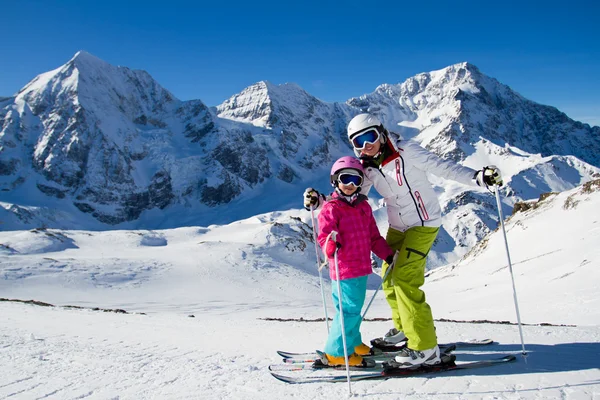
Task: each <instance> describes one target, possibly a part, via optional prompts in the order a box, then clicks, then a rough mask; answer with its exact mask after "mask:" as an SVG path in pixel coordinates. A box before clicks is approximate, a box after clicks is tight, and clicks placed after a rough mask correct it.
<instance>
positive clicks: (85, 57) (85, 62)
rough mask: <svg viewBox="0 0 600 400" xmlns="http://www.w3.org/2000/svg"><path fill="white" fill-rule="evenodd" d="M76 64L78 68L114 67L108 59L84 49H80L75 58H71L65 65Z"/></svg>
mask: <svg viewBox="0 0 600 400" xmlns="http://www.w3.org/2000/svg"><path fill="white" fill-rule="evenodd" d="M71 65H74V66H75V67H76V68H77V69H80V70H81V69H87V68H107V67H113V66H112V65H110V64H109V63H107V62H106V61H104V60H102V59H100V58H98V57H96V56H94V55H92V54H90V53H88V52H87V51H84V50H79V51H78V52H77V53H75V55H74V56H73V58H71V59H70V60H69V61H68V62H67V63H66V64H65V66H66V67H68V66H71Z"/></svg>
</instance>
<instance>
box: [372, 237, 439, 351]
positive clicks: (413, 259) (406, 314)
mask: <svg viewBox="0 0 600 400" xmlns="http://www.w3.org/2000/svg"><path fill="white" fill-rule="evenodd" d="M438 231H439V228H433V227H429V226H416V227H412V228H410V229H408V230H407V231H406V232H401V231H398V230H395V229H393V228H389V229H388V233H387V236H386V241H387V243H388V244H389V245H390V247H391V248H392V249H394V250H398V251H399V254H398V257H397V258H396V264H395V265H394V269H393V270H392V272H391V273H390V274H389V276H388V277H387V279H386V280H385V281H384V282H383V292H384V293H385V298H386V300H387V302H388V304H389V305H390V307H391V308H392V319H393V321H394V326H395V327H396V329H398V330H399V331H403V332H404V334H405V335H406V337H407V338H408V343H409V347H410V348H411V349H413V350H426V349H431V348H432V347H435V345H437V338H436V335H435V327H434V324H433V316H432V314H431V308H430V307H429V304H427V303H426V301H425V292H423V291H422V290H421V289H420V287H421V286H423V283H425V264H426V261H427V254H429V250H430V249H431V246H432V245H433V241H434V240H435V238H436V236H437V234H438ZM388 267H389V265H388V264H387V263H386V262H384V263H383V271H382V273H383V274H384V275H385V272H386V270H387V268H388Z"/></svg>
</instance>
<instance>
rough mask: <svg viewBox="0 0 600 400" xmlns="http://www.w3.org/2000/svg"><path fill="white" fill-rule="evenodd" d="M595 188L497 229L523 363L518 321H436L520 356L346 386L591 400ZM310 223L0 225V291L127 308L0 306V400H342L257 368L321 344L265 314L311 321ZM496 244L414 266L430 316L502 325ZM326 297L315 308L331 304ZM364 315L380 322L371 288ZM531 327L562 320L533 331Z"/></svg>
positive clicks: (596, 374)
mask: <svg viewBox="0 0 600 400" xmlns="http://www.w3.org/2000/svg"><path fill="white" fill-rule="evenodd" d="M599 185H600V184H599V183H598V181H595V182H593V183H590V184H588V185H586V186H583V187H579V188H576V189H574V190H571V191H567V192H564V193H560V194H557V195H553V196H550V197H548V198H546V199H544V200H543V201H541V202H540V203H539V204H537V206H535V205H533V203H530V204H529V205H530V206H531V208H530V209H529V210H527V211H524V212H519V213H517V214H515V215H514V216H512V217H511V218H510V220H509V221H508V222H507V225H506V227H507V234H508V240H509V245H510V250H511V256H512V259H513V264H514V265H513V267H514V272H515V281H516V287H517V292H518V295H519V296H518V297H519V305H520V311H521V317H522V320H523V323H525V324H527V325H525V326H524V327H523V333H524V339H525V346H526V350H527V351H528V353H529V355H528V357H527V361H526V362H525V360H524V359H523V358H522V357H521V356H520V351H521V343H520V337H519V331H518V328H517V326H516V325H509V324H496V323H483V324H481V323H479V324H476V323H454V322H438V323H437V324H436V326H437V333H438V338H439V340H440V341H443V342H446V341H453V340H464V339H468V338H473V337H479V338H482V337H492V338H494V339H495V340H496V341H497V342H498V344H495V345H492V346H490V347H489V348H485V349H481V350H478V351H473V350H468V349H465V350H460V351H457V356H458V359H459V361H460V360H463V361H467V360H474V359H477V358H479V357H492V356H495V355H498V354H505V353H514V354H517V355H518V361H517V362H516V363H515V364H511V365H505V366H499V367H494V368H490V369H485V370H483V369H482V370H476V371H470V372H452V373H447V374H445V375H439V376H429V377H420V378H406V379H398V380H390V381H385V382H383V381H382V382H360V383H355V384H353V386H352V387H353V391H354V392H355V393H356V394H357V395H359V396H361V397H362V396H364V397H366V398H377V399H397V398H405V397H410V398H415V399H428V398H432V397H435V398H441V399H454V398H467V399H479V398H496V399H514V398H525V399H540V398H544V399H546V398H549V399H555V398H556V399H590V398H596V397H597V396H598V394H599V393H600V368H599V366H600V364H598V359H597V356H598V354H600V345H599V343H600V315H599V314H598V311H597V310H598V309H599V308H600V296H598V292H599V291H598V282H599V281H600V279H599V278H600V276H598V275H599V272H598V271H599V270H600V269H599V268H598V266H599V263H600V254H599V252H598V250H597V247H598V246H597V242H598V240H597V239H598V234H597V233H598V227H597V226H596V225H598V221H597V216H598V215H599V214H598V212H597V211H596V210H598V209H599V207H600V191H599V189H600V186H599ZM309 221H310V215H308V213H307V212H305V211H301V210H290V211H288V212H282V213H269V214H264V215H258V216H256V217H252V218H249V219H246V220H241V221H238V222H235V223H232V224H228V225H211V226H207V227H189V228H179V229H172V230H156V231H148V230H140V231H109V232H90V231H59V230H37V231H13V232H1V233H0V243H1V244H2V245H1V246H0V277H2V279H1V280H0V298H16V299H22V300H27V299H36V300H39V301H44V302H48V303H53V304H56V305H67V304H70V305H77V306H84V307H102V308H111V309H115V308H121V309H125V310H127V311H129V312H130V313H129V314H114V313H106V312H99V311H91V310H89V309H67V308H61V307H40V306H34V305H28V304H20V303H14V302H5V301H2V302H0V315H1V316H2V319H3V321H5V323H3V324H1V325H0V365H2V374H0V395H1V396H2V397H3V398H41V397H47V398H50V399H52V398H55V399H63V398H85V397H90V398H102V399H104V398H116V397H118V398H124V399H146V398H181V399H188V398H190V399H200V398H201V399H231V398H239V399H241V398H244V399H263V398H265V397H268V398H289V397H294V398H297V399H314V398H319V397H321V398H340V397H345V396H346V395H347V393H348V387H347V385H345V384H340V385H332V384H308V385H303V386H290V385H285V384H283V383H281V382H279V381H276V380H275V379H273V378H272V377H271V376H270V375H269V373H268V370H267V367H268V365H269V364H272V363H277V362H279V358H278V357H277V356H276V355H275V350H277V349H284V350H292V351H293V350H299V351H309V350H313V349H316V348H321V347H322V346H323V344H324V342H325V338H326V327H325V324H324V322H300V321H296V322H275V321H267V320H264V318H268V317H278V318H296V319H298V318H301V317H302V318H304V319H313V318H319V317H322V316H323V308H322V303H321V294H320V290H319V278H318V274H317V272H316V266H315V265H316V260H315V249H314V245H313V243H312V242H311V227H310V225H309V224H308V222H309ZM503 240H504V239H503V236H502V233H501V232H499V231H496V232H493V233H492V234H490V235H489V236H488V237H486V238H485V240H484V241H482V244H481V245H480V246H479V247H476V248H474V250H473V251H472V252H471V253H470V254H469V255H468V256H467V257H465V258H464V260H462V261H461V262H460V263H457V264H455V265H451V266H447V267H444V268H440V269H437V270H435V271H433V272H431V273H430V275H429V277H428V279H427V282H426V285H425V290H426V292H427V296H428V300H429V302H430V303H431V305H432V308H433V312H434V317H435V318H437V319H440V318H445V319H452V320H461V321H469V320H474V319H485V320H489V321H492V322H494V321H513V322H514V321H515V320H516V318H515V310H514V303H513V296H512V288H511V283H510V275H509V272H508V269H507V267H506V262H505V257H506V256H505V253H504V242H503ZM371 278H372V279H371V281H370V285H369V287H370V290H369V293H368V294H367V298H370V297H371V295H372V294H373V293H374V289H376V288H377V286H378V285H379V280H378V278H377V277H376V276H372V277H371ZM325 281H326V283H327V287H328V286H329V280H328V279H326V280H325ZM326 293H327V296H329V289H327V290H326ZM327 303H328V305H329V308H330V307H331V301H329V298H328V302H327ZM138 312H144V313H145V314H138ZM329 313H330V315H332V313H333V310H331V309H329ZM191 315H193V316H194V317H193V318H192V317H191ZM368 317H370V318H375V317H379V318H386V317H389V310H388V307H387V305H386V304H385V300H384V299H383V296H382V295H381V293H379V295H378V297H377V298H376V300H375V302H374V303H373V306H372V308H371V310H370V311H369V315H368ZM541 322H546V323H552V324H554V325H564V326H540V325H537V324H538V323H541ZM572 325H576V326H572ZM389 327H390V322H389V321H381V322H365V323H364V324H363V329H362V332H363V335H364V336H363V339H364V340H365V341H367V340H368V339H369V338H372V337H376V336H379V335H381V334H382V333H384V332H385V331H387V329H388V328H389ZM480 352H481V354H480ZM324 373H326V372H318V373H317V374H319V375H321V374H324Z"/></svg>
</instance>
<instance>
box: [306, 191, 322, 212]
mask: <svg viewBox="0 0 600 400" xmlns="http://www.w3.org/2000/svg"><path fill="white" fill-rule="evenodd" d="M324 200H325V195H322V194H321V193H319V192H318V191H316V190H315V189H313V188H306V190H305V191H304V209H305V210H306V211H310V209H311V208H312V209H313V210H316V209H317V208H319V207H320V206H321V204H322V203H323V201H324Z"/></svg>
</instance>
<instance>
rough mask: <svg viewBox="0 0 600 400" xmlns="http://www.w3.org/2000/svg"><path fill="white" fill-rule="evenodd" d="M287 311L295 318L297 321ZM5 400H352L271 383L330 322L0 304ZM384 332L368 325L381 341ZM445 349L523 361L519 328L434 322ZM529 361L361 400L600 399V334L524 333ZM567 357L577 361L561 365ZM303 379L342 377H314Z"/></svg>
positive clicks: (384, 386)
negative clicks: (468, 343)
mask: <svg viewBox="0 0 600 400" xmlns="http://www.w3.org/2000/svg"><path fill="white" fill-rule="evenodd" d="M290 312H291V311H290ZM0 314H1V315H3V316H4V317H5V318H4V319H5V321H6V323H4V324H2V326H0V365H2V370H3V373H2V374H1V375H0V399H22V398H23V399H46V398H47V399H82V398H95V399H117V398H118V399H148V398H168V399H178V398H199V399H200V398H202V399H263V398H265V397H269V398H296V399H314V398H328V399H329V398H345V397H346V396H347V391H348V387H347V384H345V383H342V384H305V385H287V384H284V383H281V382H279V381H277V380H275V379H274V378H272V377H271V376H270V374H269V372H268V369H267V368H268V365H269V364H273V363H277V362H279V361H280V358H279V357H278V356H277V355H276V354H275V350H278V349H280V350H298V351H304V350H311V349H315V348H320V347H321V346H322V344H323V343H324V341H325V338H326V333H325V332H326V331H325V327H324V323H301V322H287V323H281V322H269V321H262V320H258V318H256V317H257V315H255V313H249V315H248V313H246V314H245V315H244V314H242V313H239V314H238V315H234V316H223V315H212V314H206V315H203V316H196V318H188V317H186V316H181V315H172V314H154V315H139V314H126V315H123V314H112V313H102V312H94V311H90V310H69V309H62V308H47V307H36V306H32V305H25V304H15V303H6V302H4V303H0ZM388 324H389V323H386V322H368V323H365V324H364V329H363V334H364V335H365V336H366V335H373V336H376V335H377V334H378V333H381V332H384V331H385V330H386V329H387V328H388ZM437 328H438V336H440V337H441V338H443V339H440V340H441V341H452V340H466V339H469V338H474V337H479V338H481V337H493V338H494V339H496V340H497V341H498V342H499V343H498V344H494V345H491V346H489V347H487V346H486V347H481V348H477V349H473V348H469V349H459V350H457V351H456V354H457V356H458V360H459V361H471V360H475V359H477V358H481V357H485V356H489V357H492V356H498V355H499V354H505V353H512V354H520V350H521V345H520V341H519V336H518V328H517V327H516V326H505V325H493V324H452V323H438V324H437ZM523 329H524V335H525V339H526V345H527V351H528V353H529V355H528V357H527V362H525V361H524V360H523V358H522V357H521V356H520V355H519V356H518V361H517V362H516V363H514V364H509V365H502V366H497V367H491V368H485V369H479V370H473V371H455V372H447V373H441V374H437V375H431V376H426V377H413V378H401V379H393V380H388V381H371V382H356V383H353V384H352V388H353V391H354V393H355V394H357V395H360V396H361V397H365V398H375V399H397V398H400V397H402V398H406V397H410V398H416V399H427V398H432V397H435V398H436V399H437V398H442V399H455V398H473V399H476V398H494V399H515V398H530V399H540V398H544V399H548V398H549V399H552V398H557V399H590V398H598V396H600V370H599V368H598V367H599V366H600V363H599V362H598V354H600V343H599V342H600V329H598V328H597V327H539V326H525V327H524V328H523ZM565 358H568V359H569V362H568V363H564V362H562V361H561V360H562V359H565ZM299 373H305V374H311V373H314V374H319V375H322V374H327V373H337V374H343V373H344V372H339V371H336V372H333V371H331V372H330V371H316V372H299Z"/></svg>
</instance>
